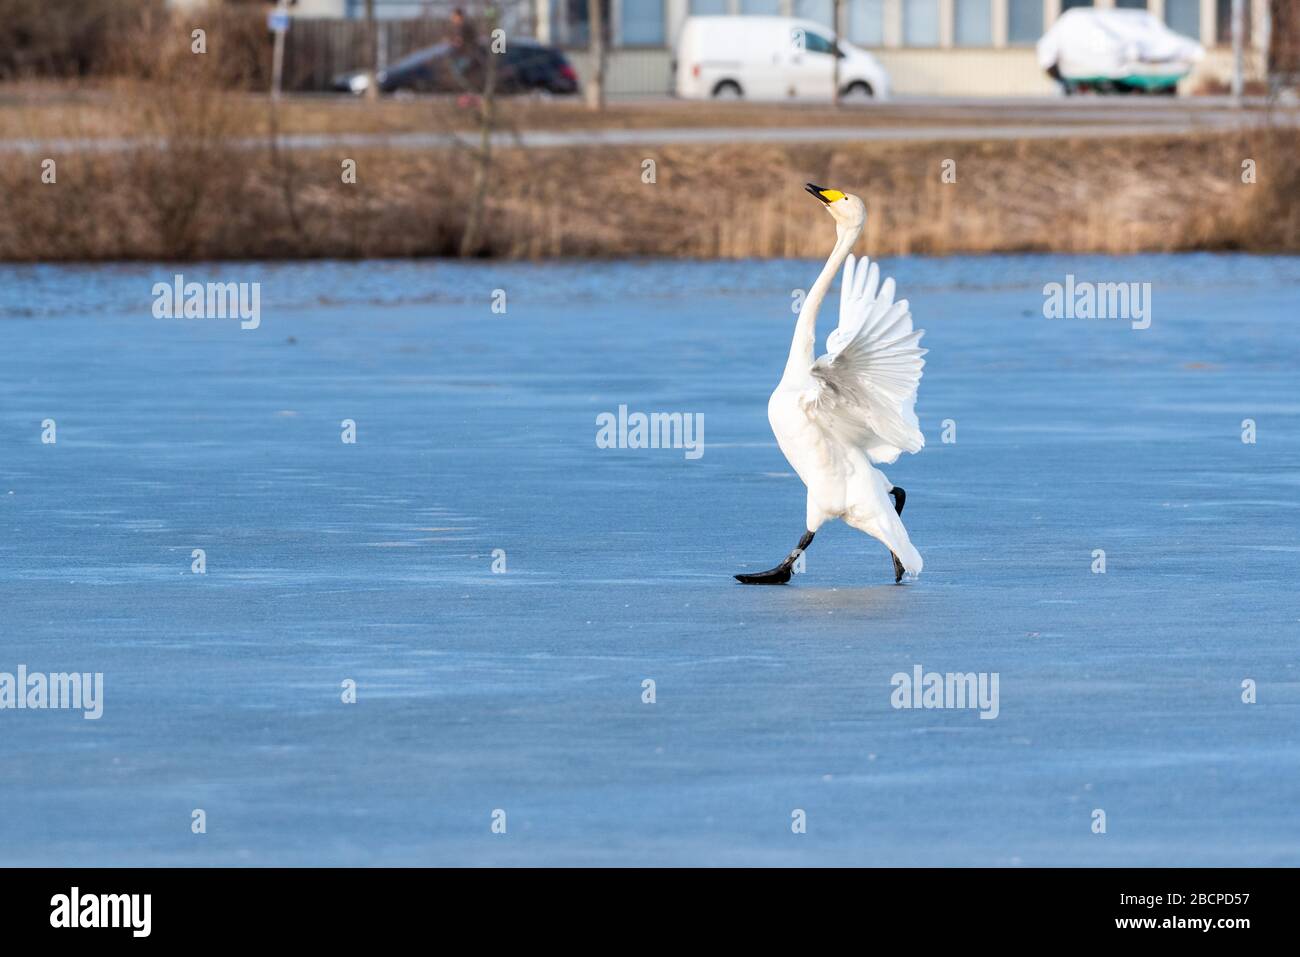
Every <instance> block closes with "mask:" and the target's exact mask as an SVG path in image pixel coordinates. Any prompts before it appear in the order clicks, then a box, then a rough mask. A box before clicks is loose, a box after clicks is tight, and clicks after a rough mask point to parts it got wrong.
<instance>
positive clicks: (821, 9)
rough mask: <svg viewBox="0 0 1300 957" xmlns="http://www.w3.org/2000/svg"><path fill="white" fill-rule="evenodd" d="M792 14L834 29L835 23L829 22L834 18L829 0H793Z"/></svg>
mask: <svg viewBox="0 0 1300 957" xmlns="http://www.w3.org/2000/svg"><path fill="white" fill-rule="evenodd" d="M794 15H795V16H796V17H803V18H804V19H805V20H812V21H814V22H816V23H821V24H825V25H826V26H828V27H830V28H831V29H832V30H834V29H835V24H834V23H832V22H831V21H832V20H833V19H834V17H833V16H832V14H831V0H794Z"/></svg>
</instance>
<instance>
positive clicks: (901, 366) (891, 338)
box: [767, 191, 926, 577]
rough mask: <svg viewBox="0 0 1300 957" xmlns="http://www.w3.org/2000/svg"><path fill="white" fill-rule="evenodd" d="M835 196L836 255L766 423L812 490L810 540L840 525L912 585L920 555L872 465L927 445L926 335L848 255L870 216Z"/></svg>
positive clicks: (813, 296) (807, 304) (855, 202)
mask: <svg viewBox="0 0 1300 957" xmlns="http://www.w3.org/2000/svg"><path fill="white" fill-rule="evenodd" d="M826 192H830V193H833V192H835V191H826ZM837 195H840V196H842V199H840V200H837V201H834V202H829V203H827V208H828V210H829V211H830V213H831V215H832V216H833V217H834V218H835V220H836V233H837V236H838V239H837V242H836V244H835V249H834V251H833V252H832V253H831V257H830V259H829V260H828V261H827V263H826V266H825V267H824V268H823V269H822V272H821V275H819V276H818V277H817V281H816V282H815V283H814V284H813V287H812V289H811V290H809V292H808V295H807V297H806V298H805V300H804V304H803V308H802V309H801V310H800V312H799V319H798V322H797V323H796V325H795V332H794V340H793V341H792V342H791V344H790V357H789V360H788V361H787V363H786V368H785V374H784V375H783V376H782V377H781V382H780V384H778V385H777V387H776V391H775V392H773V393H772V397H771V399H769V400H768V403H767V418H768V421H769V422H770V423H771V424H772V432H773V433H774V434H775V435H776V441H777V444H778V445H779V446H780V447H781V451H782V453H784V455H785V457H786V460H787V461H789V463H790V465H791V466H792V467H793V468H794V470H795V472H796V473H798V475H799V478H801V479H803V483H804V485H806V486H807V487H808V514H807V522H808V531H810V532H816V531H817V530H818V529H819V528H820V527H821V526H822V525H823V524H824V523H825V522H827V521H829V520H831V519H836V518H840V519H843V520H844V521H845V522H846V523H847V524H849V525H851V526H852V527H853V528H856V529H859V530H860V531H863V532H866V533H867V534H868V535H870V536H872V537H873V538H876V539H878V540H880V541H881V542H883V543H884V544H885V545H886V546H887V547H888V548H889V550H890V551H892V552H893V553H894V554H895V555H896V556H897V557H898V559H899V561H901V562H902V565H903V569H904V571H905V572H906V573H907V574H908V575H909V576H912V577H915V576H916V575H919V574H920V572H921V567H922V561H921V555H920V553H919V552H918V551H917V550H916V548H915V547H914V546H913V545H912V542H911V540H910V539H909V538H908V535H907V529H906V528H904V527H903V522H902V519H901V518H900V517H899V515H898V514H897V512H896V511H895V509H894V503H893V502H892V500H891V499H890V496H889V493H890V490H891V489H892V488H893V485H892V484H890V481H889V479H887V478H886V477H885V475H884V473H883V472H881V471H880V470H879V469H877V468H875V467H874V466H873V464H872V463H873V462H875V463H884V464H889V463H891V462H893V461H895V460H896V459H897V458H898V456H899V454H900V453H902V452H904V451H906V452H918V451H920V450H921V448H922V447H923V446H924V445H925V437H924V436H923V435H922V434H921V431H920V429H919V428H918V423H917V419H916V413H915V412H914V411H913V407H914V406H915V403H916V389H917V385H918V384H919V382H920V380H921V369H922V366H924V365H925V361H924V360H923V359H922V358H921V357H922V356H923V355H924V354H925V351H926V350H924V349H922V348H920V347H919V345H918V343H919V341H920V338H921V336H922V335H923V334H924V333H923V332H922V331H920V330H918V331H913V329H912V316H911V313H910V312H909V311H908V303H907V300H905V299H904V300H900V301H899V302H897V303H896V302H894V281H893V280H892V279H886V280H885V281H884V283H883V284H879V285H878V283H879V279H880V275H879V269H878V267H877V266H876V264H875V263H871V262H870V261H869V260H867V259H866V258H865V257H864V258H863V259H861V260H858V261H856V262H855V260H854V258H853V256H852V254H851V253H850V252H849V250H850V249H852V247H853V244H854V242H855V241H856V240H857V238H858V236H859V235H860V234H861V232H862V226H863V224H864V223H865V222H866V209H865V207H864V206H863V204H862V201H861V200H859V199H858V198H857V197H855V196H843V194H837ZM822 201H823V202H826V200H825V199H824V198H823V200H822ZM837 207H838V208H837ZM842 264H843V265H844V278H843V281H842V286H841V289H840V321H839V327H838V328H837V329H835V330H834V331H833V332H832V333H831V335H830V338H829V339H828V341H827V352H826V354H825V355H823V356H822V357H821V358H819V359H817V360H816V361H814V360H813V351H814V345H815V338H816V321H817V311H818V309H819V307H820V306H821V303H822V300H823V299H824V298H825V296H826V293H827V291H828V290H829V288H830V284H831V282H832V281H833V279H834V277H835V274H836V272H838V271H839V269H840V266H841V265H842Z"/></svg>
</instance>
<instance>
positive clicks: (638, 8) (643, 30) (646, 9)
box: [619, 0, 664, 46]
mask: <svg viewBox="0 0 1300 957" xmlns="http://www.w3.org/2000/svg"><path fill="white" fill-rule="evenodd" d="M621 12H622V14H623V16H622V18H621V19H620V21H619V34H620V35H619V42H621V43H622V44H623V45H625V46H662V45H663V42H664V0H635V2H633V3H628V2H627V0H623V6H622V11H621Z"/></svg>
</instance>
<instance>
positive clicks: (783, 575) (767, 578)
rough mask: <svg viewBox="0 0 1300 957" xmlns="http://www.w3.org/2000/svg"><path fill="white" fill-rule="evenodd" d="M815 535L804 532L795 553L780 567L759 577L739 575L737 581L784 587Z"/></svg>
mask: <svg viewBox="0 0 1300 957" xmlns="http://www.w3.org/2000/svg"><path fill="white" fill-rule="evenodd" d="M814 534H815V533H814V532H804V533H803V538H801V539H799V544H798V545H796V546H795V549H794V551H792V552H791V553H790V554H789V555H787V556H786V557H785V561H783V562H782V563H781V564H780V565H777V566H776V567H775V568H769V569H768V570H767V571H765V572H759V573H758V574H757V575H737V576H736V581H738V582H740V583H741V584H742V585H784V584H785V583H786V582H788V581H789V580H790V569H791V568H793V567H794V563H795V562H796V561H798V559H799V556H800V555H802V554H803V553H804V551H805V550H806V549H807V548H808V546H809V545H811V544H812V540H813V535H814Z"/></svg>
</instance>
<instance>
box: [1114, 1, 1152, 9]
mask: <svg viewBox="0 0 1300 957" xmlns="http://www.w3.org/2000/svg"><path fill="white" fill-rule="evenodd" d="M1115 6H1117V7H1119V8H1120V9H1121V10H1145V9H1146V8H1147V0H1115Z"/></svg>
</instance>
